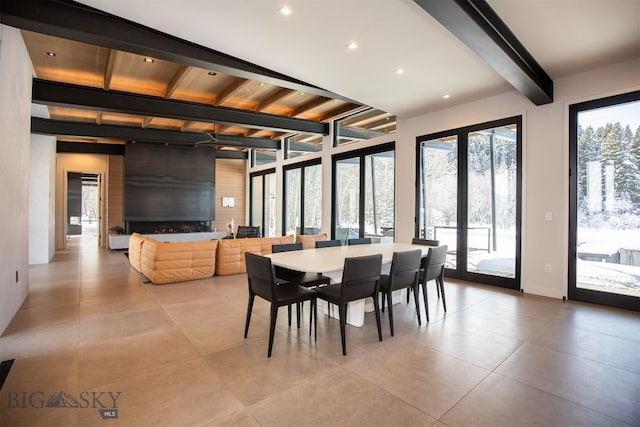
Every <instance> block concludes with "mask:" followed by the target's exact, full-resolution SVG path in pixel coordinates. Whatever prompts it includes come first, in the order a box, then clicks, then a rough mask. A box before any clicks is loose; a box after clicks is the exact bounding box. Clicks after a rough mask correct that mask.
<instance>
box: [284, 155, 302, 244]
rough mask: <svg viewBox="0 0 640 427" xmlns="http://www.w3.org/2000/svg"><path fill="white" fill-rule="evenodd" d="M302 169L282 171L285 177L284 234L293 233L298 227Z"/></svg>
mask: <svg viewBox="0 0 640 427" xmlns="http://www.w3.org/2000/svg"><path fill="white" fill-rule="evenodd" d="M301 175H302V169H301V168H297V169H289V170H286V171H285V172H284V177H285V178H284V179H285V184H284V186H285V200H286V207H285V216H286V217H285V226H284V234H285V235H289V234H294V233H296V230H297V229H298V228H300V217H301V212H300V206H301V205H302V204H301V202H300V198H301V197H302V189H301V188H300V185H301Z"/></svg>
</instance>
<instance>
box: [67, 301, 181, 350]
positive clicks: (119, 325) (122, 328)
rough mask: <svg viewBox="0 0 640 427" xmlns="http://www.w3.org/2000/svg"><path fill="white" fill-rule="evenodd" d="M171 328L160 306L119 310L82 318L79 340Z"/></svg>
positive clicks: (119, 337)
mask: <svg viewBox="0 0 640 427" xmlns="http://www.w3.org/2000/svg"><path fill="white" fill-rule="evenodd" d="M173 328H175V325H174V323H173V322H172V321H171V319H170V318H169V316H167V314H166V313H165V312H164V310H163V309H162V308H160V307H155V308H149V309H147V310H133V311H121V312H114V313H110V314H106V315H103V316H94V317H88V318H86V319H82V320H81V321H80V340H81V342H83V343H90V342H101V341H105V340H111V339H122V338H126V337H130V336H134V335H138V334H145V333H149V332H153V331H168V330H171V329H173Z"/></svg>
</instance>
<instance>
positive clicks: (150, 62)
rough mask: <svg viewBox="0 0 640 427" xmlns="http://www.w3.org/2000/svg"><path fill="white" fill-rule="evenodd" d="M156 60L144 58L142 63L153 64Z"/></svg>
mask: <svg viewBox="0 0 640 427" xmlns="http://www.w3.org/2000/svg"><path fill="white" fill-rule="evenodd" d="M155 61H156V60H155V59H153V58H144V62H146V63H148V64H153V63H154V62H155Z"/></svg>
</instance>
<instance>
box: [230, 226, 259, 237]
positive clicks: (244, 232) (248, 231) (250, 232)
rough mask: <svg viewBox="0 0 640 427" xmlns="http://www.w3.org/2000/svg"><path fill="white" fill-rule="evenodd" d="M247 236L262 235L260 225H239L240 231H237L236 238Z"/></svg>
mask: <svg viewBox="0 0 640 427" xmlns="http://www.w3.org/2000/svg"><path fill="white" fill-rule="evenodd" d="M246 237H260V227H259V226H258V227H252V226H248V225H239V226H238V232H237V233H236V239H243V238H246Z"/></svg>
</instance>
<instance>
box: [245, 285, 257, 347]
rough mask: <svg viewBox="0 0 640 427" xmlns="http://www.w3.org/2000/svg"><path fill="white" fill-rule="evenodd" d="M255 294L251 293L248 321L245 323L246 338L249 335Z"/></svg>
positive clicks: (248, 304) (248, 305)
mask: <svg viewBox="0 0 640 427" xmlns="http://www.w3.org/2000/svg"><path fill="white" fill-rule="evenodd" d="M255 297H256V296H255V295H254V294H253V293H249V302H248V303H247V320H246V321H245V323H244V337H245V338H246V337H247V335H248V334H249V323H250V322H251V311H253V300H254V299H255Z"/></svg>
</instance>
